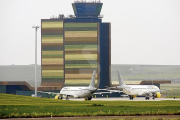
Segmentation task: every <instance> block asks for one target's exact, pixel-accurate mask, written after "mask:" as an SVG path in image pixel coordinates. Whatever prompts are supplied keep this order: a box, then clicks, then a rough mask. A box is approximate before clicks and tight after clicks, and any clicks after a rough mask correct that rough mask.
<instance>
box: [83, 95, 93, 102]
mask: <svg viewBox="0 0 180 120" xmlns="http://www.w3.org/2000/svg"><path fill="white" fill-rule="evenodd" d="M91 99H92V96H89V97H87V98H84V100H85V101H87V100H91Z"/></svg>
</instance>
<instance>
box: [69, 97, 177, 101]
mask: <svg viewBox="0 0 180 120" xmlns="http://www.w3.org/2000/svg"><path fill="white" fill-rule="evenodd" d="M69 100H78V101H82V100H84V99H83V98H79V99H78V98H77V99H69ZM162 100H180V98H176V99H174V98H155V99H152V98H150V99H149V100H146V99H145V98H144V97H136V98H134V99H133V100H130V99H129V97H110V98H92V100H91V101H162Z"/></svg>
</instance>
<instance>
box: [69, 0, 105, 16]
mask: <svg viewBox="0 0 180 120" xmlns="http://www.w3.org/2000/svg"><path fill="white" fill-rule="evenodd" d="M72 6H73V10H74V14H75V16H76V18H98V17H99V15H100V12H101V8H102V3H100V2H89V3H86V2H78V1H76V2H75V3H72Z"/></svg>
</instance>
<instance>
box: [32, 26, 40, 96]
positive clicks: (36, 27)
mask: <svg viewBox="0 0 180 120" xmlns="http://www.w3.org/2000/svg"><path fill="white" fill-rule="evenodd" d="M32 28H35V87H34V88H35V90H34V91H35V97H37V80H36V77H37V72H36V71H37V70H36V69H37V29H38V28H39V26H33V27H32Z"/></svg>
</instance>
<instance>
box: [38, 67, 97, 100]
mask: <svg viewBox="0 0 180 120" xmlns="http://www.w3.org/2000/svg"><path fill="white" fill-rule="evenodd" d="M95 75H96V70H94V71H93V75H92V78H91V82H90V85H89V86H87V87H63V88H62V89H61V91H60V93H53V92H42V91H39V92H41V93H48V94H56V96H55V99H63V98H64V97H65V98H66V100H68V99H69V98H70V97H72V98H84V99H85V100H91V99H92V95H93V94H94V93H95V92H96V91H97V88H96V87H95Z"/></svg>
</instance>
